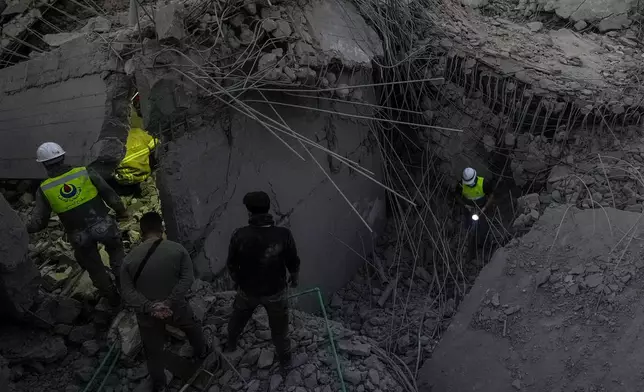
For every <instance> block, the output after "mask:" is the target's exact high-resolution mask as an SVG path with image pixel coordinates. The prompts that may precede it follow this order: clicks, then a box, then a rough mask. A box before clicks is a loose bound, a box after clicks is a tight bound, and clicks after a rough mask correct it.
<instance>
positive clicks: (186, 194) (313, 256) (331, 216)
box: [131, 1, 385, 293]
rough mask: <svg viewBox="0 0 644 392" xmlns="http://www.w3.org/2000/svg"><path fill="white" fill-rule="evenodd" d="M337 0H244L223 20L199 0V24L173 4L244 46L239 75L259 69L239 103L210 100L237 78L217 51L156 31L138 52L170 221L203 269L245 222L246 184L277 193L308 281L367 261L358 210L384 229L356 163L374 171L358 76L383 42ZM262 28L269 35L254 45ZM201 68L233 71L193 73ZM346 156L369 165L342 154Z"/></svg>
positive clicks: (372, 190) (278, 214)
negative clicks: (268, 0)
mask: <svg viewBox="0 0 644 392" xmlns="http://www.w3.org/2000/svg"><path fill="white" fill-rule="evenodd" d="M335 3H337V4H328V3H327V2H317V1H315V2H312V3H310V4H307V5H305V6H302V7H300V6H298V5H297V4H295V2H288V3H283V4H280V6H276V5H262V7H261V10H260V12H259V14H261V17H262V18H261V19H260V18H259V16H258V14H257V12H256V10H254V11H255V12H253V9H252V7H251V9H250V10H249V9H248V7H244V8H243V9H240V10H239V13H237V14H235V15H234V17H232V18H227V19H226V22H224V24H223V25H222V26H214V21H216V20H218V18H219V16H218V14H217V13H218V12H221V11H220V10H218V8H217V7H212V6H211V3H203V4H201V5H202V6H203V12H204V15H203V16H202V17H201V22H200V23H199V26H198V27H195V25H194V23H183V24H181V23H179V20H177V19H178V18H187V20H189V19H190V18H192V17H193V16H191V15H187V16H186V15H182V12H184V13H185V11H181V10H182V9H190V7H187V8H186V7H183V8H182V7H178V11H176V10H175V11H173V13H172V15H173V18H174V19H173V20H174V21H173V22H172V23H170V24H171V25H173V26H181V25H182V26H184V28H186V29H187V31H186V32H185V35H186V36H191V35H192V34H197V35H200V34H203V35H200V37H203V38H204V40H206V41H204V42H206V43H207V40H208V39H211V34H209V33H208V31H209V30H210V29H213V28H217V29H221V31H222V34H223V37H224V40H222V41H221V42H224V43H228V46H227V47H225V48H223V49H221V50H222V52H224V53H231V54H230V55H229V58H231V59H234V58H236V57H235V56H239V58H240V60H239V61H240V67H242V68H243V72H248V75H247V76H245V77H248V78H249V80H251V79H253V80H257V81H258V82H257V83H256V84H255V85H253V86H250V85H249V86H248V87H243V86H239V87H234V88H232V89H231V91H232V92H233V94H234V95H235V96H237V97H238V98H237V99H238V100H239V103H238V104H234V103H230V104H228V103H224V102H221V100H213V97H218V96H225V95H226V94H220V92H221V89H226V88H229V83H228V82H229V81H230V82H233V83H234V79H235V78H228V77H226V76H225V75H223V74H222V75H217V74H216V73H217V72H218V71H217V69H218V68H219V67H217V66H215V67H213V65H215V63H216V62H217V61H218V60H216V57H217V56H213V57H211V58H206V57H204V56H202V55H201V54H200V53H201V51H200V50H199V48H195V47H194V46H192V45H190V44H186V45H183V46H178V48H180V49H178V50H167V49H166V48H161V47H160V45H159V44H158V42H156V41H154V40H148V41H147V42H146V43H145V44H144V45H145V50H146V53H147V55H146V56H136V57H135V58H134V59H133V60H132V62H131V64H132V65H133V67H134V75H135V78H136V84H137V89H138V91H139V93H140V96H141V108H142V113H143V117H144V123H145V127H146V129H147V130H148V131H150V132H152V133H155V134H157V135H158V136H159V137H160V138H161V139H163V144H164V149H163V151H161V152H160V156H159V160H160V162H161V164H160V170H159V172H158V175H157V182H158V186H159V190H160V199H161V205H162V208H163V213H164V218H165V220H166V227H167V230H168V233H169V235H170V237H172V238H174V239H177V240H179V241H180V242H182V243H183V244H184V245H185V246H186V247H187V248H188V249H189V251H191V253H192V254H193V257H194V260H195V263H196V265H197V268H198V270H199V273H200V275H201V277H202V278H203V279H211V278H213V277H217V276H220V275H222V273H223V272H224V269H225V261H226V256H227V254H226V253H227V249H228V243H229V241H230V236H231V234H232V232H233V230H234V229H235V228H237V227H240V226H244V225H246V222H247V212H246V210H245V208H244V206H243V204H242V202H241V201H242V198H243V196H244V194H246V193H247V192H250V191H254V190H264V191H266V192H267V193H269V195H270V196H271V198H272V202H273V208H272V212H273V214H274V215H275V218H276V220H277V224H278V225H283V226H288V227H290V228H291V229H292V230H293V232H294V236H295V239H296V241H297V244H298V246H299V249H300V253H301V257H302V260H303V262H302V275H301V282H302V285H304V286H309V287H310V286H320V287H321V288H322V289H323V291H324V292H326V293H330V292H333V291H335V290H337V289H338V288H340V287H342V286H343V285H344V284H345V283H346V282H347V281H348V280H349V279H350V277H351V276H352V275H353V274H354V273H355V271H356V269H357V268H358V267H359V266H360V265H361V264H362V263H363V261H364V259H363V258H361V257H360V256H357V255H356V253H357V254H363V252H364V251H366V252H369V249H371V247H372V245H371V238H372V237H371V235H370V232H369V230H368V229H367V228H366V225H365V223H364V222H363V221H362V220H363V219H364V220H365V221H366V222H367V224H368V225H369V226H371V227H372V228H373V229H374V230H375V231H377V230H378V227H379V224H380V223H381V221H380V218H382V216H383V214H384V210H385V209H384V190H383V188H382V187H381V186H380V185H377V184H375V183H374V182H373V181H372V180H369V179H367V178H365V177H364V176H363V175H361V174H359V173H358V170H363V169H364V170H365V171H366V172H367V174H368V175H369V176H371V177H373V178H374V179H379V178H380V156H379V149H378V147H377V142H376V140H375V133H374V132H373V130H372V129H371V128H370V124H369V121H370V117H371V115H372V111H371V108H370V107H369V106H368V105H361V103H364V102H367V103H370V104H375V103H377V102H376V99H375V96H374V91H373V89H372V88H370V87H369V88H367V87H364V86H365V85H369V84H370V83H371V75H372V69H371V59H372V57H374V56H378V55H380V54H382V44H381V43H380V41H379V40H378V38H377V35H376V34H375V33H374V32H373V30H371V29H370V28H369V27H368V26H367V25H366V23H365V21H364V20H363V19H362V18H361V17H360V16H359V14H358V13H357V11H355V7H353V5H351V4H350V3H348V2H344V1H340V2H335ZM179 11H180V12H179ZM228 19H230V20H228ZM255 24H257V25H258V26H260V28H258V29H256V31H252V30H251V29H250V26H254V25H255ZM356 26H362V27H363V28H364V29H363V30H364V31H360V32H359V33H358V32H357V30H360V29H362V28H360V29H356ZM158 27H159V25H157V28H158ZM190 29H194V31H193V30H190ZM329 32H331V33H332V34H329ZM175 33H176V32H175ZM182 34H184V33H183V32H181V33H178V34H174V38H180V37H181V35H182ZM267 37H272V38H270V39H271V40H272V41H271V42H273V44H274V45H275V47H274V48H269V49H264V48H261V49H255V48H256V46H255V44H256V43H258V42H262V40H264V39H266V38H267ZM245 46H248V47H247V48H246V47H245ZM204 49H206V48H205V47H204ZM179 50H181V51H182V52H181V53H180V54H178V52H179ZM242 63H243V64H242ZM161 64H167V65H168V66H167V67H160V66H159V65H161ZM206 70H212V72H213V73H214V75H212V77H213V79H211V80H213V81H216V80H225V82H223V83H221V85H220V84H219V83H217V82H215V83H210V82H208V83H205V84H204V83H200V82H198V81H197V80H196V79H195V78H193V77H192V76H190V75H192V74H195V75H196V74H198V75H203V74H204V73H206V72H207V71H206ZM200 77H201V76H200ZM210 77H211V75H207V76H206V79H209V78H210ZM226 79H228V80H226ZM271 83H275V85H272V84H271ZM262 88H266V89H268V90H274V89H278V90H283V91H282V92H271V91H262ZM209 89H212V91H209ZM289 89H290V90H291V91H292V92H291V93H289ZM218 90H219V91H218ZM239 90H241V93H240V92H239ZM257 90H260V91H257ZM267 124H269V126H267ZM310 154H312V156H313V157H312V156H311V155H310ZM347 159H348V160H351V161H353V162H356V163H357V165H360V167H362V168H363V169H356V168H355V167H350V166H352V165H353V164H352V163H346V162H345V163H342V162H341V160H347ZM336 186H337V188H339V189H340V190H341V191H342V192H343V193H344V196H346V198H347V199H348V202H347V201H346V200H345V199H344V197H343V195H342V194H341V193H340V192H339V191H338V190H337V189H336ZM353 209H355V210H356V211H357V213H355V212H354V210H353Z"/></svg>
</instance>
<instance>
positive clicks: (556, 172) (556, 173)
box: [548, 165, 570, 184]
mask: <svg viewBox="0 0 644 392" xmlns="http://www.w3.org/2000/svg"><path fill="white" fill-rule="evenodd" d="M569 174H570V169H569V168H568V166H562V165H558V166H555V167H553V168H552V170H551V171H550V175H549V176H548V182H549V183H551V184H552V183H555V182H559V181H561V180H563V179H565V178H567V177H568V175H569Z"/></svg>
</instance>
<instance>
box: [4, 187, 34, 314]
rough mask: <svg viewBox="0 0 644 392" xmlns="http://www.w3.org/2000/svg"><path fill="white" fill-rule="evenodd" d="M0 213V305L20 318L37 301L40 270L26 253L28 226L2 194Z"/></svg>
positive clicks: (5, 311)
mask: <svg viewBox="0 0 644 392" xmlns="http://www.w3.org/2000/svg"><path fill="white" fill-rule="evenodd" d="M0 217H1V218H0V309H1V310H2V314H3V315H9V316H11V317H14V318H20V317H21V316H23V315H24V314H25V312H26V311H28V310H29V309H30V308H31V307H32V305H33V304H34V302H35V301H36V296H37V295H38V286H39V284H40V274H39V273H38V270H37V269H36V265H35V264H34V263H33V262H32V261H31V258H30V257H29V250H28V246H29V235H28V234H27V228H26V227H25V225H24V223H23V222H22V220H21V219H20V217H19V216H18V214H17V213H16V212H15V211H14V210H13V209H12V208H11V206H10V205H9V203H7V201H6V200H5V198H4V197H3V196H2V195H0ZM3 317H4V316H3Z"/></svg>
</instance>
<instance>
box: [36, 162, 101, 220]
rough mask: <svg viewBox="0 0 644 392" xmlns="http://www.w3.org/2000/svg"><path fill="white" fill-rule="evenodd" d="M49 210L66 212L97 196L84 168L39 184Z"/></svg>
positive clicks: (96, 190)
mask: <svg viewBox="0 0 644 392" xmlns="http://www.w3.org/2000/svg"><path fill="white" fill-rule="evenodd" d="M40 189H41V190H42V192H43V194H44V195H45V198H47V201H49V205H50V206H51V209H52V210H53V211H54V212H55V213H57V214H60V213H63V212H67V211H69V210H71V209H73V208H76V207H78V206H80V205H82V204H85V203H87V202H88V201H90V200H92V199H94V198H95V197H96V196H97V195H98V189H96V187H95V186H94V184H93V183H92V180H91V179H90V178H89V174H88V173H87V169H86V168H84V167H77V168H74V169H72V170H70V171H68V172H67V173H65V174H63V175H60V176H58V177H54V178H48V179H46V180H45V181H43V182H42V184H40Z"/></svg>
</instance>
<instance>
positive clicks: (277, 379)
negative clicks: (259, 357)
mask: <svg viewBox="0 0 644 392" xmlns="http://www.w3.org/2000/svg"><path fill="white" fill-rule="evenodd" d="M283 381H284V378H283V377H282V376H281V375H279V374H273V375H272V376H271V381H270V386H269V391H270V392H275V391H277V389H278V388H279V387H280V385H282V382H283Z"/></svg>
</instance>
